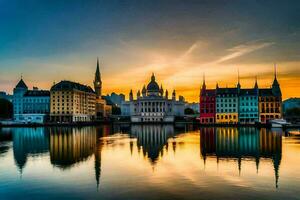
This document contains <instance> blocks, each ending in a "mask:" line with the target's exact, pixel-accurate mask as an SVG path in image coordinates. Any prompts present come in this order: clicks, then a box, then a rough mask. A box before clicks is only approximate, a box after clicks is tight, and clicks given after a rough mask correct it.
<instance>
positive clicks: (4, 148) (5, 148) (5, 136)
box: [0, 129, 12, 157]
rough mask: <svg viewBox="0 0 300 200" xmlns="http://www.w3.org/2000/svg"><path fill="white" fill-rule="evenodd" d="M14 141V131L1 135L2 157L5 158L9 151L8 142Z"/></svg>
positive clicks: (7, 130)
mask: <svg viewBox="0 0 300 200" xmlns="http://www.w3.org/2000/svg"><path fill="white" fill-rule="evenodd" d="M11 140H12V131H11V129H6V130H2V131H1V134H0V144H1V145H0V157H1V156H5V154H6V153H7V152H8V150H9V144H8V143H7V142H8V141H11Z"/></svg>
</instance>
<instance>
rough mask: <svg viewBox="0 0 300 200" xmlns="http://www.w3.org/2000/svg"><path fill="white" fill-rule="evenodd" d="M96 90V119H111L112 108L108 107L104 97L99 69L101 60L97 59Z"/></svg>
mask: <svg viewBox="0 0 300 200" xmlns="http://www.w3.org/2000/svg"><path fill="white" fill-rule="evenodd" d="M94 89H95V93H96V118H97V119H101V118H106V117H109V116H110V115H111V113H112V106H111V105H108V104H107V102H106V100H105V98H103V97H102V80H101V74H100V68H99V59H97V68H96V73H95V79H94Z"/></svg>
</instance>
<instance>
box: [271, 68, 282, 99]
mask: <svg viewBox="0 0 300 200" xmlns="http://www.w3.org/2000/svg"><path fill="white" fill-rule="evenodd" d="M272 93H273V95H274V96H281V90H280V85H279V83H278V81H277V67H276V64H274V81H273V84H272Z"/></svg>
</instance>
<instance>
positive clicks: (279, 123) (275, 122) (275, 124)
mask: <svg viewBox="0 0 300 200" xmlns="http://www.w3.org/2000/svg"><path fill="white" fill-rule="evenodd" d="M269 123H270V124H271V127H272V128H282V127H283V126H286V125H290V124H291V123H289V122H287V121H286V120H285V119H272V120H270V121H269Z"/></svg>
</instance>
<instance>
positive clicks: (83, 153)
mask: <svg viewBox="0 0 300 200" xmlns="http://www.w3.org/2000/svg"><path fill="white" fill-rule="evenodd" d="M96 142H97V134H96V131H95V128H94V127H86V128H70V127H59V128H51V129H50V159H51V163H52V164H53V165H55V166H58V167H60V168H62V169H65V168H69V167H72V166H73V165H74V164H76V163H78V162H81V161H85V160H86V159H87V158H89V156H91V155H92V154H93V153H94V152H95V149H96Z"/></svg>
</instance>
